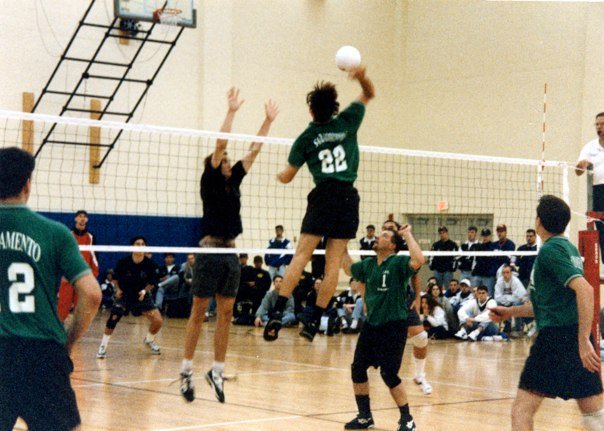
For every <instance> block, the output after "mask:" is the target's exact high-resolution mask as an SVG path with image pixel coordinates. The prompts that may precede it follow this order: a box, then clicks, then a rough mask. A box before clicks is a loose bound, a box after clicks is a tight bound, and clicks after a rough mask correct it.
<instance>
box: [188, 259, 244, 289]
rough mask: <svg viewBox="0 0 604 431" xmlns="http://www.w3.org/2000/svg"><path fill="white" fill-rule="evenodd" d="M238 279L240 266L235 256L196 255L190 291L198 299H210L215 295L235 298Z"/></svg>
mask: <svg viewBox="0 0 604 431" xmlns="http://www.w3.org/2000/svg"><path fill="white" fill-rule="evenodd" d="M240 278H241V264H240V263H239V258H238V257H237V255H236V254H205V253H203V254H198V255H197V256H196V257H195V264H194V265H193V280H192V281H191V291H192V292H193V295H195V296H197V297H199V298H211V297H212V296H214V295H215V294H216V293H218V294H220V295H222V296H227V297H229V298H235V297H236V296H237V289H239V279H240Z"/></svg>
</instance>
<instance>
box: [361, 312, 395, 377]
mask: <svg viewBox="0 0 604 431" xmlns="http://www.w3.org/2000/svg"><path fill="white" fill-rule="evenodd" d="M406 342H407V322H405V321H401V320H397V321H394V322H388V323H386V324H384V325H381V326H372V325H370V324H369V323H365V324H364V325H363V327H362V328H361V333H360V334H359V339H358V341H357V347H356V349H355V350H354V360H353V364H352V367H353V368H356V367H358V368H357V369H367V368H369V367H375V368H378V367H380V368H382V369H386V370H390V371H393V372H394V373H398V370H399V369H400V368H401V361H402V359H403V353H404V351H405V343H406Z"/></svg>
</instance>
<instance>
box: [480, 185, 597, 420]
mask: <svg viewBox="0 0 604 431" xmlns="http://www.w3.org/2000/svg"><path fill="white" fill-rule="evenodd" d="M569 221H570V208H569V207H568V205H567V204H566V202H564V201H563V200H562V199H560V198H557V197H555V196H552V195H545V196H543V197H542V198H541V199H540V200H539V205H538V206H537V218H536V219H535V230H536V231H537V235H539V237H541V240H542V241H543V245H542V246H541V249H540V250H539V253H538V254H537V259H536V260H535V264H534V266H533V272H532V274H531V279H530V283H529V293H530V299H531V300H530V302H526V303H524V304H522V305H519V306H515V307H501V306H498V307H493V308H492V309H491V313H490V316H491V319H492V320H493V321H494V322H501V321H505V320H508V319H510V318H511V317H533V316H534V317H535V321H536V323H537V328H538V330H539V334H538V335H537V339H536V340H535V344H533V346H532V347H531V352H530V354H529V357H528V358H527V360H526V363H525V364H524V370H523V371H522V374H521V376H520V383H519V384H518V393H517V395H516V400H515V401H514V404H513V406H512V430H514V431H524V430H532V429H533V418H534V416H535V413H536V412H537V410H538V409H539V406H540V405H541V402H542V401H543V398H545V397H548V398H556V397H560V398H562V399H564V400H568V399H571V398H572V399H575V400H577V404H578V405H579V410H581V413H582V414H583V425H584V426H585V428H586V429H587V430H588V431H596V430H599V431H602V430H604V409H603V408H602V381H601V378H600V373H599V372H598V371H599V364H600V358H599V357H598V355H597V354H596V352H595V350H594V348H593V345H592V343H593V340H590V330H591V323H592V319H593V309H594V298H593V288H592V287H591V285H590V284H589V283H588V282H587V280H585V278H583V262H582V260H581V256H580V255H579V252H578V251H577V248H576V247H575V246H574V245H572V244H571V243H570V241H569V240H568V239H567V238H566V237H564V236H563V234H564V231H565V229H566V226H567V225H568V222H569Z"/></svg>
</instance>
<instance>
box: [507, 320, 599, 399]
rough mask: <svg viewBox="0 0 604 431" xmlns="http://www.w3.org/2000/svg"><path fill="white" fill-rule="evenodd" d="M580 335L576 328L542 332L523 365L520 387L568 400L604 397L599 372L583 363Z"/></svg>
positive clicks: (545, 329) (558, 328)
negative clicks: (592, 371)
mask: <svg viewBox="0 0 604 431" xmlns="http://www.w3.org/2000/svg"><path fill="white" fill-rule="evenodd" d="M578 333H579V329H578V327H577V326H560V327H548V328H543V329H541V330H540V331H539V335H537V339H536V340H535V344H533V346H532V347H531V352H530V354H529V357H528V358H527V360H526V363H525V364H524V370H523V371H522V374H521V375H520V383H519V384H518V387H519V388H520V389H524V390H525V391H529V392H534V393H538V394H541V395H543V396H546V397H550V398H556V397H560V398H562V399H565V400H568V399H570V398H572V399H580V398H585V397H590V396H593V395H598V394H601V393H602V381H601V380H600V375H599V373H590V372H589V371H587V370H586V369H585V368H583V365H582V364H581V358H580V357H579V341H578Z"/></svg>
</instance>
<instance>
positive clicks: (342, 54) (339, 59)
mask: <svg viewBox="0 0 604 431" xmlns="http://www.w3.org/2000/svg"><path fill="white" fill-rule="evenodd" d="M360 64H361V53H360V52H359V50H358V49H356V48H355V47H354V46H350V45H344V46H343V47H341V48H340V49H338V52H336V66H338V68H340V69H341V70H350V69H352V68H353V67H358V66H360Z"/></svg>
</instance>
